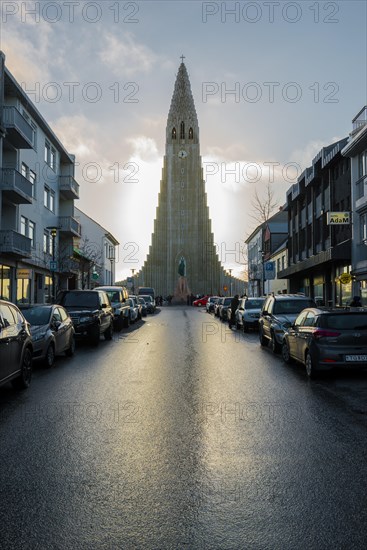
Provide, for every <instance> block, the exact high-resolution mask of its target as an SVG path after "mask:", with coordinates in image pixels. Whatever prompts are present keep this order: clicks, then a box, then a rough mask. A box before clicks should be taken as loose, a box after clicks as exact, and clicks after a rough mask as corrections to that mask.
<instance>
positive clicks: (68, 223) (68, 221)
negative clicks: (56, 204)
mask: <svg viewBox="0 0 367 550" xmlns="http://www.w3.org/2000/svg"><path fill="white" fill-rule="evenodd" d="M59 230H60V233H67V234H68V235H72V236H74V237H81V234H82V233H81V226H80V223H79V222H78V221H77V220H76V219H75V218H73V217H72V216H60V217H59Z"/></svg>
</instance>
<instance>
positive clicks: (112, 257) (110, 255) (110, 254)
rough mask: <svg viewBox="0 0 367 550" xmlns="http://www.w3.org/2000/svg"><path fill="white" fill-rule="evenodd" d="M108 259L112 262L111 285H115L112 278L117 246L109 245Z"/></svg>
mask: <svg viewBox="0 0 367 550" xmlns="http://www.w3.org/2000/svg"><path fill="white" fill-rule="evenodd" d="M107 259H108V260H110V262H111V281H110V283H111V285H113V283H114V281H113V280H112V278H113V262H114V261H115V247H114V246H111V245H110V246H109V247H108V256H107Z"/></svg>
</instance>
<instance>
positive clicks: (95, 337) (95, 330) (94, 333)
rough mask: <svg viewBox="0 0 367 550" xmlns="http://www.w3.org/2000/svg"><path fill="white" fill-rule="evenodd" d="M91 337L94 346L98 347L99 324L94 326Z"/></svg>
mask: <svg viewBox="0 0 367 550" xmlns="http://www.w3.org/2000/svg"><path fill="white" fill-rule="evenodd" d="M89 338H90V342H91V344H92V346H94V347H97V346H98V345H99V325H97V326H96V327H93V329H92V330H91V332H90V336H89Z"/></svg>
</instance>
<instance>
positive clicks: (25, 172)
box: [21, 162, 36, 198]
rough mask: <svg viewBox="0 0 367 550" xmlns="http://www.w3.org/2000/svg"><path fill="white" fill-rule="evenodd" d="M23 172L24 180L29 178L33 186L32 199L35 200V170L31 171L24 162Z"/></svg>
mask: <svg viewBox="0 0 367 550" xmlns="http://www.w3.org/2000/svg"><path fill="white" fill-rule="evenodd" d="M21 172H22V176H23V177H24V178H27V180H29V181H30V182H31V184H32V197H33V198H35V196H36V173H35V172H33V170H31V169H30V168H29V166H27V165H26V164H25V163H24V162H22V168H21Z"/></svg>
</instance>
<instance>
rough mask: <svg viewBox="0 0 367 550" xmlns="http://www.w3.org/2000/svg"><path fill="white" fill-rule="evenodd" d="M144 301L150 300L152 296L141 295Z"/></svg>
mask: <svg viewBox="0 0 367 550" xmlns="http://www.w3.org/2000/svg"><path fill="white" fill-rule="evenodd" d="M142 298H144V300H145V301H146V302H152V301H153V298H152V297H151V296H142Z"/></svg>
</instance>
